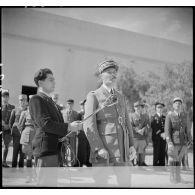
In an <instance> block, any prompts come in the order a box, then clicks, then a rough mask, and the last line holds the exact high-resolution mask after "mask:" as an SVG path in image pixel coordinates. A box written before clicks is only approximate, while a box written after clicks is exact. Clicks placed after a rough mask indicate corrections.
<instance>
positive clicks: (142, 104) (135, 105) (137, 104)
mask: <svg viewBox="0 0 195 195" xmlns="http://www.w3.org/2000/svg"><path fill="white" fill-rule="evenodd" d="M138 106H144V103H143V102H142V101H137V102H135V103H134V107H138Z"/></svg>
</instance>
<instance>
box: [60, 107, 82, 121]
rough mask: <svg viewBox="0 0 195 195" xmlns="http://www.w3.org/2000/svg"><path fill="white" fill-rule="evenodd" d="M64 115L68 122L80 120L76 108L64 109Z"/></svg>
mask: <svg viewBox="0 0 195 195" xmlns="http://www.w3.org/2000/svg"><path fill="white" fill-rule="evenodd" d="M62 115H63V118H64V121H65V122H66V123H71V122H73V121H76V120H78V113H77V112H76V111H75V110H71V111H69V110H68V109H65V110H63V111H62Z"/></svg>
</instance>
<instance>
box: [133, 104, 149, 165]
mask: <svg viewBox="0 0 195 195" xmlns="http://www.w3.org/2000/svg"><path fill="white" fill-rule="evenodd" d="M135 104H138V102H136V103H135ZM140 105H142V104H140ZM134 106H139V105H134ZM130 121H131V125H132V127H133V136H134V140H135V141H134V142H135V149H136V152H137V164H138V165H140V166H141V165H145V162H144V157H145V148H146V146H147V141H148V136H149V126H150V121H149V117H148V115H147V114H146V113H144V114H140V115H139V114H138V113H136V112H134V113H131V114H130ZM140 130H142V131H143V134H140V133H139V131H140Z"/></svg>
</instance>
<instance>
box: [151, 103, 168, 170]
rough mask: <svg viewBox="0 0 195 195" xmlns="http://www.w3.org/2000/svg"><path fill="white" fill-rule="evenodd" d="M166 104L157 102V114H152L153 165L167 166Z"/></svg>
mask: <svg viewBox="0 0 195 195" xmlns="http://www.w3.org/2000/svg"><path fill="white" fill-rule="evenodd" d="M164 106H165V105H164V104H163V103H161V102H156V103H155V110H156V114H155V115H154V116H152V119H151V128H152V141H153V166H165V154H166V140H165V132H164V125H165V116H164V115H163V114H162V112H163V107H164Z"/></svg>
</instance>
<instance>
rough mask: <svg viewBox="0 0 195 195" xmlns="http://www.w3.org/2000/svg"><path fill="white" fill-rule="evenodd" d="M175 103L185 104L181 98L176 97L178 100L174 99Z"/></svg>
mask: <svg viewBox="0 0 195 195" xmlns="http://www.w3.org/2000/svg"><path fill="white" fill-rule="evenodd" d="M175 102H181V103H183V100H182V99H181V98H180V97H176V98H174V99H173V103H175Z"/></svg>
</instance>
